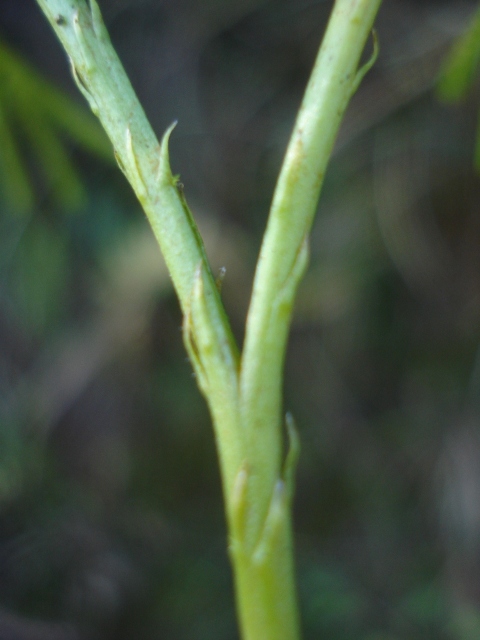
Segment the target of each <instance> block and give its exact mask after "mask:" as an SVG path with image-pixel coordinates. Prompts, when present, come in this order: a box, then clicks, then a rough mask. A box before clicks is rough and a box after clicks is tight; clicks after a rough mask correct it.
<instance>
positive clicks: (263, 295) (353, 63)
mask: <svg viewBox="0 0 480 640" xmlns="http://www.w3.org/2000/svg"><path fill="white" fill-rule="evenodd" d="M37 2H38V4H39V5H40V7H41V8H42V9H43V11H44V13H45V14H46V15H47V17H48V18H49V20H50V22H51V24H52V26H53V27H54V29H55V31H56V33H57V35H58V37H59V38H60V40H61V41H62V43H63V45H64V47H65V50H66V51H67V53H68V55H69V57H70V59H71V63H72V69H73V73H74V77H75V79H76V81H77V84H78V86H79V88H80V90H81V91H82V93H83V94H84V95H85V97H86V98H87V100H88V102H89V103H90V106H91V108H92V110H93V111H94V113H96V114H97V115H98V117H99V118H100V120H101V122H102V124H103V126H104V128H105V130H106V132H107V134H108V135H109V137H110V139H111V141H112V143H113V146H114V149H115V155H116V157H117V159H118V162H119V165H120V167H121V168H122V170H123V171H124V173H125V174H126V176H127V178H128V180H129V181H130V183H131V184H132V186H133V188H134V190H135V192H136V194H137V196H138V198H139V200H140V202H141V203H142V205H143V207H144V209H145V212H146V214H147V216H148V218H149V221H150V224H151V225H152V228H153V231H154V233H155V235H156V237H157V240H158V242H159V244H160V247H161V250H162V253H163V255H164V257H165V261H166V263H167V267H168V269H169V271H170V274H171V277H172V280H173V284H174V286H175V289H176V291H177V294H178V296H179V299H180V304H181V307H182V310H183V313H184V318H185V319H184V341H185V345H186V347H187V350H188V352H189V355H190V359H191V361H192V364H193V366H194V369H195V373H196V375H197V381H198V384H199V386H200V388H201V390H202V392H203V393H204V395H205V397H206V399H207V402H208V404H209V407H210V411H211V414H212V418H213V423H214V428H215V435H216V440H217V447H218V451H219V458H220V466H221V471H222V480H223V490H224V496H225V505H226V514H227V520H228V528H229V550H230V555H231V559H232V564H233V570H234V575H235V585H236V597H237V609H238V615H239V621H240V627H241V631H242V637H243V639H244V640H297V639H298V638H299V636H300V631H299V621H298V614H297V602H296V595H295V581H294V568H293V552H292V533H291V500H292V495H293V474H294V467H295V462H296V458H297V455H298V443H297V438H296V435H295V429H294V426H293V421H292V420H291V419H290V418H289V419H288V420H287V427H288V433H289V439H290V450H289V453H288V455H287V457H286V460H285V463H282V457H283V454H282V439H283V438H282V428H281V415H282V407H281V381H282V368H283V360H284V353H285V345H286V340H287V334H288V328H289V324H290V318H291V313H292V307H293V300H294V296H295V291H296V288H297V284H298V282H299V280H300V278H301V276H302V274H303V271H304V269H305V266H306V263H307V236H308V233H309V231H310V227H311V223H312V219H313V215H314V212H315V209H316V206H317V200H318V195H319V192H320V187H321V184H322V181H323V175H324V171H325V168H326V165H327V162H328V159H329V156H330V153H331V150H332V147H333V143H334V140H335V137H336V134H337V131H338V127H339V124H340V122H341V119H342V117H343V114H344V111H345V108H346V106H347V104H348V101H349V99H350V97H351V95H352V94H353V92H354V91H355V89H356V87H357V86H358V83H359V81H360V79H361V77H362V76H363V73H364V72H365V71H366V70H367V68H368V65H367V66H366V67H364V68H362V69H361V70H360V71H358V70H357V68H358V63H359V59H360V55H361V52H362V50H363V47H364V44H365V41H366V39H367V37H368V34H369V32H370V30H371V28H372V24H373V21H374V18H375V15H376V12H377V10H378V7H379V5H380V2H381V0H337V2H336V3H335V7H334V11H333V13H332V16H331V20H330V23H329V26H328V29H327V33H326V35H325V39H324V42H323V44H322V47H321V49H320V52H319V55H318V58H317V61H316V63H315V68H314V70H313V73H312V77H311V80H310V83H309V85H308V88H307V91H306V94H305V98H304V101H303V104H302V107H301V109H300V112H299V115H298V119H297V123H296V125H295V129H294V133H293V135H292V139H291V141H290V144H289V147H288V150H287V154H286V157H285V162H284V165H283V168H282V171H281V174H280V177H279V180H278V184H277V188H276V191H275V196H274V199H273V204H272V209H271V213H270V218H269V222H268V226H267V231H266V234H265V237H264V241H263V244H262V249H261V252H260V258H259V262H258V266H257V273H256V276H255V282H254V290H253V295H252V301H251V305H250V310H249V314H248V319H247V327H246V338H245V346H244V350H243V355H242V358H241V362H239V358H238V353H237V349H236V346H235V343H234V340H233V338H232V334H231V331H230V328H229V325H228V321H227V319H226V316H225V312H224V310H223V306H222V304H221V301H220V297H219V294H218V290H217V287H216V286H215V283H214V279H213V277H212V274H211V272H210V268H209V266H208V262H207V259H206V256H205V251H204V247H203V243H202V240H201V238H200V236H199V234H198V231H197V228H196V226H195V223H194V221H193V218H192V216H191V214H190V211H189V210H188V207H187V205H186V202H185V200H184V197H183V193H182V191H181V190H179V188H178V185H177V184H176V180H175V178H174V177H173V176H172V174H171V171H170V166H169V159H168V137H169V135H170V132H171V129H169V131H167V133H166V134H165V136H164V138H163V141H162V144H161V145H159V144H158V142H157V139H156V137H155V135H154V133H153V131H152V129H151V127H150V125H149V123H148V121H147V119H146V117H145V114H144V112H143V110H142V108H141V106H140V104H139V103H138V100H137V98H136V96H135V94H134V92H133V89H132V87H131V85H130V83H129V81H128V79H127V77H126V75H125V72H124V70H123V67H122V65H121V63H120V62H119V60H118V58H117V56H116V54H115V52H114V50H113V48H112V46H111V44H110V40H109V38H108V34H107V32H106V30H105V27H104V25H103V22H102V19H101V16H100V11H99V9H98V6H97V4H96V2H95V0H90V4H89V5H87V3H86V2H85V0H37Z"/></svg>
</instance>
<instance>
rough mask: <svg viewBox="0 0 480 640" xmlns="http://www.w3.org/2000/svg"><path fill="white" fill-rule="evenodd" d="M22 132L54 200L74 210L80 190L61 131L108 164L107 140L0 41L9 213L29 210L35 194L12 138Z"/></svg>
mask: <svg viewBox="0 0 480 640" xmlns="http://www.w3.org/2000/svg"><path fill="white" fill-rule="evenodd" d="M17 130H18V131H19V132H21V133H22V134H23V136H24V138H25V139H26V141H27V143H28V145H29V146H31V147H32V148H33V151H34V154H35V155H36V157H37V160H38V162H39V165H40V167H41V170H42V172H43V174H44V176H45V178H46V180H47V183H48V185H49V187H50V189H51V192H52V196H53V199H54V200H55V201H57V203H58V204H59V205H60V206H62V207H64V208H67V209H73V208H75V207H78V206H79V205H80V204H81V202H82V199H83V196H84V190H83V186H82V181H81V178H80V177H79V176H78V174H77V172H76V170H75V168H74V166H73V164H72V163H71V162H70V160H69V157H68V152H67V150H66V149H65V146H64V142H63V140H62V138H61V137H60V135H59V134H60V133H64V134H66V135H67V136H68V137H69V138H70V139H71V140H72V141H73V142H74V143H76V144H77V145H79V146H80V147H82V148H84V149H85V150H86V151H88V152H90V153H93V154H94V155H96V156H98V157H99V158H101V159H103V160H109V161H111V162H113V153H112V148H111V145H110V142H109V141H108V139H107V137H106V135H105V133H104V131H103V130H102V128H101V126H100V124H99V123H98V122H97V121H96V119H95V118H94V117H93V116H92V114H90V113H89V111H88V110H87V109H85V108H84V107H82V106H80V105H78V104H77V103H76V102H74V101H73V100H71V99H70V98H69V97H68V96H67V95H65V94H64V93H62V92H61V91H60V90H59V89H57V88H56V87H55V86H53V85H52V84H50V83H49V82H48V81H46V80H44V79H43V78H41V77H40V76H39V74H38V73H37V72H36V71H35V70H34V69H33V68H31V67H30V66H29V65H28V64H27V63H26V62H24V61H23V60H21V58H20V57H19V56H18V55H16V54H15V53H14V52H12V51H11V50H10V49H9V48H8V47H7V46H6V45H5V44H4V43H2V42H1V41H0V173H1V174H2V182H3V183H4V185H5V187H4V190H3V192H4V199H5V201H6V202H7V204H8V205H9V206H10V208H11V209H13V210H14V211H17V212H25V211H28V210H29V209H31V207H32V204H33V201H34V190H33V186H32V184H31V180H29V177H28V171H27V169H26V166H25V163H24V161H23V159H22V157H21V155H20V152H19V146H18V144H17V142H16V139H15V133H16V131H17Z"/></svg>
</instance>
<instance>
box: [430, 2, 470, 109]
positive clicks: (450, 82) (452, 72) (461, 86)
mask: <svg viewBox="0 0 480 640" xmlns="http://www.w3.org/2000/svg"><path fill="white" fill-rule="evenodd" d="M479 62H480V7H479V8H478V10H477V11H476V12H475V13H474V15H473V18H472V21H471V23H470V25H469V27H468V29H467V31H466V32H465V33H464V34H462V36H461V37H460V38H459V39H458V40H457V42H456V43H455V45H454V46H453V48H452V51H451V52H450V55H449V56H448V57H447V59H446V60H445V63H444V66H443V69H442V71H441V73H440V80H439V83H438V94H439V96H440V98H441V99H442V100H445V101H447V102H458V101H459V100H461V99H462V98H464V97H465V96H466V94H467V92H468V90H469V88H470V86H471V85H472V82H473V80H474V78H475V74H476V72H477V68H478V65H479Z"/></svg>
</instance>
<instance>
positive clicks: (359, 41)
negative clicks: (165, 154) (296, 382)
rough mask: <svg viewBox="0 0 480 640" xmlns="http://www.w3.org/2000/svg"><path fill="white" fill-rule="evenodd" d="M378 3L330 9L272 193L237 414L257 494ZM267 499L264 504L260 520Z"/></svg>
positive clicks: (270, 469) (267, 472)
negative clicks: (325, 192)
mask: <svg viewBox="0 0 480 640" xmlns="http://www.w3.org/2000/svg"><path fill="white" fill-rule="evenodd" d="M380 3H381V0H337V2H336V3H335V6H334V9H333V12H332V15H331V17H330V21H329V24H328V28H327V31H326V34H325V37H324V39H323V43H322V45H321V48H320V51H319V53H318V56H317V60H316V62H315V66H314V68H313V71H312V75H311V77H310V81H309V84H308V87H307V90H306V92H305V96H304V99H303V102H302V105H301V108H300V111H299V114H298V117H297V120H296V123H295V127H294V130H293V133H292V136H291V138H290V142H289V145H288V149H287V152H286V155H285V159H284V162H283V165H282V169H281V173H280V176H279V179H278V182H277V186H276V189H275V194H274V197H273V203H272V207H271V210H270V216H269V220H268V225H267V229H266V232H265V236H264V239H263V243H262V247H261V250H260V256H259V260H258V264H257V270H256V274H255V280H254V286H253V294H252V300H251V303H250V309H249V312H248V317H247V325H246V335H245V344H244V348H243V355H242V361H241V377H240V385H241V386H240V392H241V411H242V415H243V416H244V420H245V423H246V424H247V423H248V427H246V428H248V430H249V433H250V441H251V446H250V447H249V449H250V450H251V451H256V452H257V454H258V456H259V457H260V459H261V461H262V462H261V464H259V465H258V466H259V467H261V469H262V471H261V477H259V485H260V486H259V487H255V489H254V491H255V493H257V492H261V493H262V492H263V491H265V490H266V488H267V487H268V488H269V490H270V492H271V490H272V487H273V486H274V484H275V481H276V479H277V478H278V477H279V473H280V468H281V451H280V450H279V440H280V439H279V438H278V436H277V434H276V432H278V430H279V424H280V421H281V409H280V407H281V396H282V368H283V360H284V354H285V345H286V341H287V336H288V328H289V325H290V318H291V313H292V308H293V301H294V296H295V292H296V289H297V285H298V283H299V280H300V277H301V275H302V273H303V270H304V268H305V265H306V262H307V238H308V234H309V232H310V228H311V225H312V220H313V216H314V214H315V211H316V208H317V203H318V197H319V193H320V188H321V185H322V182H323V177H324V173H325V169H326V166H327V163H328V160H329V158H330V154H331V151H332V148H333V145H334V142H335V138H336V135H337V132H338V129H339V126H340V122H341V120H342V118H343V115H344V113H345V109H346V107H347V104H348V102H349V100H350V98H351V96H352V94H353V93H354V92H355V90H356V88H357V85H358V82H359V80H360V79H361V77H362V76H363V73H364V71H365V70H366V68H365V69H364V68H362V69H360V70H357V69H358V63H359V59H360V56H361V54H362V51H363V48H364V46H365V42H366V40H367V38H368V35H369V33H370V32H371V29H372V24H373V21H374V19H375V15H376V13H377V10H378V8H379V6H380ZM372 61H373V59H372ZM367 64H368V65H370V63H367ZM273 425H275V426H273ZM262 447H264V449H265V450H262ZM267 452H268V454H267ZM263 488H265V489H263ZM267 492H268V489H267ZM270 496H271V493H270V495H265V497H264V500H263V502H264V507H263V510H264V513H265V511H266V510H267V508H268V503H269V500H270ZM264 513H263V514H260V515H259V520H260V521H261V520H262V519H263V517H264Z"/></svg>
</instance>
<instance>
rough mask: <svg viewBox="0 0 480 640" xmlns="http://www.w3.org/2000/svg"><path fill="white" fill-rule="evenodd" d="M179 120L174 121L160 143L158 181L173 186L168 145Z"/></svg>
mask: <svg viewBox="0 0 480 640" xmlns="http://www.w3.org/2000/svg"><path fill="white" fill-rule="evenodd" d="M177 122H178V120H174V121H173V122H172V124H171V125H170V126H169V127H168V129H167V130H166V131H165V133H164V134H163V137H162V141H161V143H160V157H159V162H158V172H157V181H158V182H163V183H168V184H172V183H173V176H172V170H171V168H170V154H169V152H168V143H169V141H170V135H171V133H172V131H173V130H174V129H175V127H176V126H177Z"/></svg>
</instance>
